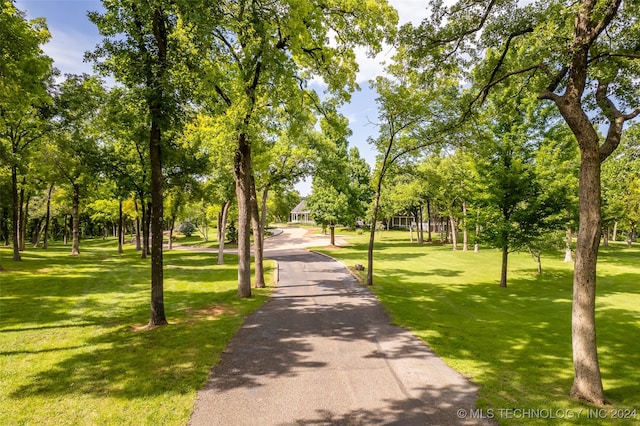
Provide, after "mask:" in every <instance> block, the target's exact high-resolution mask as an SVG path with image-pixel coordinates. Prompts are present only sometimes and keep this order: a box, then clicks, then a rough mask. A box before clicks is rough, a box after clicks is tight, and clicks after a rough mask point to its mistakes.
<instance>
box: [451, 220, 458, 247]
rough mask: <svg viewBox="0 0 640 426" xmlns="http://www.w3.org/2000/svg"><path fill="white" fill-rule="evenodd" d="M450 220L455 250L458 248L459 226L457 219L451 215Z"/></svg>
mask: <svg viewBox="0 0 640 426" xmlns="http://www.w3.org/2000/svg"><path fill="white" fill-rule="evenodd" d="M449 222H450V223H451V244H452V246H453V251H457V250H458V227H457V226H456V220H455V218H454V217H453V216H449Z"/></svg>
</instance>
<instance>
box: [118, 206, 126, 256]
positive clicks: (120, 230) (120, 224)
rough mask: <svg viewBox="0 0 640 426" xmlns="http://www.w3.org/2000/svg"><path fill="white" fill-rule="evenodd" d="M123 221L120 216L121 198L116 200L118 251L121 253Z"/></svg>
mask: <svg viewBox="0 0 640 426" xmlns="http://www.w3.org/2000/svg"><path fill="white" fill-rule="evenodd" d="M123 230H124V223H123V218H122V199H119V200H118V232H117V233H118V253H123V252H124V250H123V249H122V242H123V241H124V233H123Z"/></svg>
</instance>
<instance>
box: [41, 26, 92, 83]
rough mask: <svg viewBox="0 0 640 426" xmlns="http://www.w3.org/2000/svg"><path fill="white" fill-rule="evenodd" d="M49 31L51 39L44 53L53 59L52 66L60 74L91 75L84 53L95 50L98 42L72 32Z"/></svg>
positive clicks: (52, 29)
mask: <svg viewBox="0 0 640 426" xmlns="http://www.w3.org/2000/svg"><path fill="white" fill-rule="evenodd" d="M49 31H51V36H52V37H51V41H49V43H47V44H46V45H45V46H44V51H45V53H46V54H47V55H49V56H50V57H52V58H53V59H54V61H55V63H54V66H55V67H56V68H58V69H59V70H60V72H61V73H62V74H82V73H87V74H91V73H92V64H91V63H89V62H84V52H86V51H88V50H93V49H95V47H96V44H97V43H98V40H97V39H93V38H91V37H87V35H86V34H82V33H80V32H76V31H73V30H61V29H60V28H49Z"/></svg>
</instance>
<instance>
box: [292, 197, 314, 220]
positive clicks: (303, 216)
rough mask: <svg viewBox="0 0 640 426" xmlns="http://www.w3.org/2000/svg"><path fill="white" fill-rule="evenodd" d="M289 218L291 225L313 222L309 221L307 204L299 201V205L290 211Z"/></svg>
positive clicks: (309, 215) (309, 214)
mask: <svg viewBox="0 0 640 426" xmlns="http://www.w3.org/2000/svg"><path fill="white" fill-rule="evenodd" d="M289 218H290V220H291V222H293V223H312V222H313V221H312V220H311V210H309V208H308V207H307V202H306V201H305V200H302V201H300V203H299V204H298V205H297V206H295V207H294V208H293V210H291V213H290V214H289Z"/></svg>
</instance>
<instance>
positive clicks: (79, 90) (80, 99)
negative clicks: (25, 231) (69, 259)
mask: <svg viewBox="0 0 640 426" xmlns="http://www.w3.org/2000/svg"><path fill="white" fill-rule="evenodd" d="M103 99H104V89H103V87H102V82H101V81H100V80H99V79H97V78H95V77H90V76H88V75H82V76H77V75H67V76H66V80H65V81H64V82H62V83H61V84H60V86H59V88H58V91H57V93H56V95H55V99H54V105H55V109H56V114H57V117H58V120H57V126H56V133H55V137H54V138H53V142H54V146H52V147H51V152H50V156H51V160H52V162H53V163H54V164H55V165H56V169H57V172H56V174H57V175H58V176H59V180H60V181H64V182H65V184H66V185H68V186H69V188H70V189H71V194H72V200H71V202H72V208H71V215H72V222H73V226H72V244H71V254H72V255H78V254H80V237H79V233H80V200H81V198H82V196H83V195H84V193H85V191H86V189H87V187H88V186H89V185H91V184H92V183H95V177H94V176H96V175H98V171H99V168H100V158H99V150H98V135H97V130H96V129H97V120H96V116H97V112H98V111H99V109H100V105H101V104H102V101H103Z"/></svg>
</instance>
